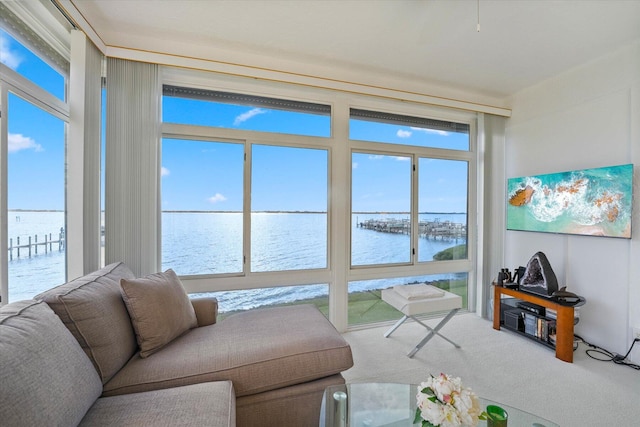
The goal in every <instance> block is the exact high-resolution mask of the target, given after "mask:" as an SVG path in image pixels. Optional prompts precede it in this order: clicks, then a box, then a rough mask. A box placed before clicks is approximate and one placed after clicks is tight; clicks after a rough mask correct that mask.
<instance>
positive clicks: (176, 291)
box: [120, 269, 198, 357]
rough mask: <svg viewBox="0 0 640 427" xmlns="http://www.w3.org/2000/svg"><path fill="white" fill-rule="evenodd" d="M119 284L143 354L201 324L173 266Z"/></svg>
mask: <svg viewBox="0 0 640 427" xmlns="http://www.w3.org/2000/svg"><path fill="white" fill-rule="evenodd" d="M120 286H121V288H122V297H123V299H124V302H125V305H126V306H127V310H128V311H129V316H131V323H132V324H133V328H134V330H135V332H136V339H137V340H138V346H140V357H148V356H150V355H152V354H153V353H155V352H156V351H158V350H160V349H161V348H162V347H164V346H165V345H167V344H168V343H170V342H171V341H172V340H173V339H175V338H177V337H179V336H180V335H182V334H183V333H185V332H187V331H188V330H189V329H191V328H195V327H196V326H198V322H197V319H196V313H195V311H194V309H193V306H192V305H191V301H190V300H189V296H188V295H187V292H186V291H185V289H184V286H182V282H180V279H179V278H178V276H177V275H176V273H175V272H174V271H173V270H171V269H169V270H167V271H165V272H164V273H154V274H150V275H148V276H145V277H142V278H139V279H122V280H121V281H120Z"/></svg>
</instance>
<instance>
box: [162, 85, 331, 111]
mask: <svg viewBox="0 0 640 427" xmlns="http://www.w3.org/2000/svg"><path fill="white" fill-rule="evenodd" d="M162 94H163V95H164V96H175V97H179V98H188V99H198V100H201V101H211V102H222V103H225V104H234V105H246V106H251V107H265V108H271V109H277V110H286V111H298V112H304V113H311V114H319V115H324V116H329V115H331V106H329V105H323V104H315V103H312V102H302V101H292V100H288V99H279V98H267V97H263V96H255V95H244V94H241V93H231V92H221V91H215V90H206V89H195V88H188V87H180V86H171V85H163V86H162Z"/></svg>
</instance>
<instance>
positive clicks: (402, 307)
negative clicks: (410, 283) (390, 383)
mask: <svg viewBox="0 0 640 427" xmlns="http://www.w3.org/2000/svg"><path fill="white" fill-rule="evenodd" d="M442 292H443V293H444V295H442V296H439V297H430V298H417V299H407V298H405V297H404V296H402V295H400V294H399V293H397V292H396V291H395V290H394V289H393V288H389V289H383V290H382V300H383V301H384V302H386V303H387V304H389V305H391V306H392V307H394V308H395V309H397V310H398V311H400V312H402V314H404V316H403V317H402V318H401V319H400V320H398V322H397V323H396V324H395V325H393V326H392V327H391V329H389V330H388V331H387V332H386V333H385V334H384V337H385V338H388V337H389V336H390V335H391V334H392V333H393V332H394V331H395V330H396V329H398V328H399V327H400V325H402V324H403V323H404V322H405V320H407V319H409V318H411V319H413V320H415V321H416V322H417V323H419V324H421V325H422V326H424V327H425V328H427V329H428V330H429V333H428V334H427V335H426V336H425V337H424V338H423V339H422V340H421V341H420V342H419V343H418V344H417V345H416V346H415V347H414V348H413V350H411V351H410V352H409V353H408V354H407V356H409V357H410V358H411V357H413V356H414V355H415V354H416V353H417V352H418V351H419V350H420V349H421V348H422V347H424V345H425V344H426V343H427V342H428V341H429V340H430V339H431V338H433V337H434V335H438V336H440V337H441V338H443V339H445V340H447V341H448V342H450V343H451V344H453V345H454V346H455V347H456V348H460V346H459V345H458V344H456V343H455V342H453V341H451V340H450V339H449V338H447V337H445V336H444V335H442V334H441V333H440V332H439V331H440V329H442V327H443V326H444V325H445V324H446V323H447V322H448V321H449V320H451V318H452V317H453V316H454V315H455V314H456V313H457V312H458V310H460V309H461V308H462V298H460V296H459V295H456V294H453V293H451V292H447V291H442ZM447 310H449V312H448V313H447V315H446V316H445V317H444V318H443V319H442V320H441V321H440V323H438V324H437V325H436V326H435V327H434V328H431V327H430V326H429V325H427V324H425V323H424V322H422V321H420V319H417V318H416V317H415V316H417V315H420V314H429V313H437V312H445V311H447Z"/></svg>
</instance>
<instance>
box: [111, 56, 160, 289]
mask: <svg viewBox="0 0 640 427" xmlns="http://www.w3.org/2000/svg"><path fill="white" fill-rule="evenodd" d="M161 90H162V87H161V85H160V77H159V69H158V66H157V65H155V64H146V63H140V62H134V61H127V60H122V59H116V58H108V59H107V85H106V91H107V121H106V158H105V263H106V264H110V263H112V262H117V261H123V262H125V264H127V265H128V266H129V267H130V268H131V270H132V271H133V272H134V273H135V274H136V275H137V276H142V275H146V274H149V273H153V272H157V271H158V269H159V267H160V235H159V234H160V206H159V200H160V196H159V192H160V189H159V182H160V181H159V158H160V100H161V98H160V94H161Z"/></svg>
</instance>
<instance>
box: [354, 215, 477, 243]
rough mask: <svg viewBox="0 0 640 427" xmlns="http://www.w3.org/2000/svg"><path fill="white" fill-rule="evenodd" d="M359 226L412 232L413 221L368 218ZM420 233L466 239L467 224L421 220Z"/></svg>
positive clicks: (435, 236)
mask: <svg viewBox="0 0 640 427" xmlns="http://www.w3.org/2000/svg"><path fill="white" fill-rule="evenodd" d="M357 226H358V227H361V228H364V229H367V230H374V231H379V232H382V233H396V234H410V233H411V221H410V220H408V219H367V220H365V221H362V222H358V223H357ZM418 227H419V228H418V235H419V236H420V237H424V238H426V239H434V240H435V239H438V238H439V239H441V240H454V239H455V240H457V239H466V237H467V226H466V224H459V223H455V222H451V221H440V220H438V219H435V220H433V221H420V222H419V223H418Z"/></svg>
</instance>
